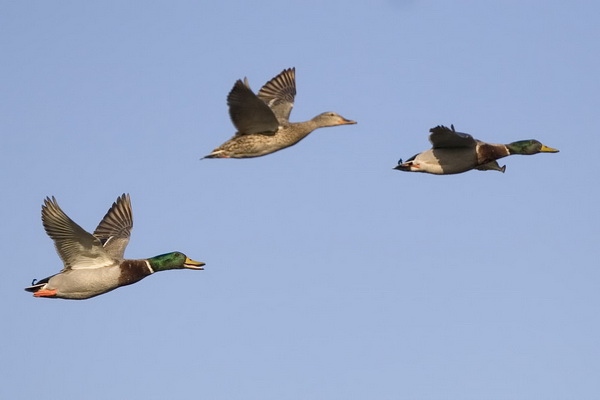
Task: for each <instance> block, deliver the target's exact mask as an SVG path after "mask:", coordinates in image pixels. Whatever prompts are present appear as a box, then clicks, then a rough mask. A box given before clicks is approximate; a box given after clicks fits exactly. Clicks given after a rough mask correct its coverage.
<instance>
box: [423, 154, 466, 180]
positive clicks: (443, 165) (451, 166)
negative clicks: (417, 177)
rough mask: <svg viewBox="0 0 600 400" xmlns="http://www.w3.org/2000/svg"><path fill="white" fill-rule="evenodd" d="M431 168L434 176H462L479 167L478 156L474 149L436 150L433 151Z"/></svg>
mask: <svg viewBox="0 0 600 400" xmlns="http://www.w3.org/2000/svg"><path fill="white" fill-rule="evenodd" d="M429 156H430V158H429V160H430V161H431V164H430V166H429V169H430V171H429V170H428V171H427V172H430V173H432V174H439V175H449V174H460V173H461V172H465V171H469V170H471V169H473V168H475V167H477V165H478V164H477V155H476V154H475V151H474V150H473V149H435V150H433V151H431V153H430V155H429Z"/></svg>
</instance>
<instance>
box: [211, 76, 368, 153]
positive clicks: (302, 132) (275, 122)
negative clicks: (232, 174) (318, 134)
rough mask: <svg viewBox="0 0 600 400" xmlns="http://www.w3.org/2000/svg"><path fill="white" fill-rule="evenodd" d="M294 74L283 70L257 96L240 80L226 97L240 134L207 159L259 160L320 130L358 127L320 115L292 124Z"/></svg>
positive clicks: (330, 114) (335, 115)
mask: <svg viewBox="0 0 600 400" xmlns="http://www.w3.org/2000/svg"><path fill="white" fill-rule="evenodd" d="M295 73H296V71H295V69H294V68H288V69H285V70H283V71H282V72H281V73H280V74H279V75H277V76H276V77H274V78H273V79H271V80H270V81H269V82H267V83H266V84H265V85H264V86H263V87H262V88H261V89H260V91H259V92H258V95H255V94H254V92H252V90H251V89H250V87H249V85H248V81H247V80H246V79H245V80H244V81H241V80H238V81H237V82H236V83H235V84H234V86H233V88H232V89H231V91H230V92H229V95H228V96H227V104H228V106H229V115H230V117H231V121H232V122H233V124H234V126H235V127H236V129H237V132H236V134H235V135H234V136H233V137H232V138H231V139H230V140H228V141H227V142H225V143H223V144H222V145H221V146H219V147H217V148H216V149H214V150H213V151H212V152H211V153H210V154H208V155H207V156H206V157H204V158H251V157H260V156H264V155H267V154H271V153H274V152H276V151H279V150H282V149H285V148H286V147H290V146H293V145H294V144H296V143H298V142H299V141H300V140H302V139H303V138H305V137H306V136H307V135H308V134H310V133H311V132H312V131H314V130H315V129H317V128H323V127H328V126H337V125H347V124H355V123H356V122H355V121H351V120H347V119H345V118H344V117H342V116H340V115H338V114H336V113H334V112H325V113H321V114H319V115H317V116H316V117H314V118H313V119H311V120H310V121H306V122H289V120H288V118H289V115H290V112H291V110H292V107H293V106H294V97H295V95H296V81H295V77H296V75H295Z"/></svg>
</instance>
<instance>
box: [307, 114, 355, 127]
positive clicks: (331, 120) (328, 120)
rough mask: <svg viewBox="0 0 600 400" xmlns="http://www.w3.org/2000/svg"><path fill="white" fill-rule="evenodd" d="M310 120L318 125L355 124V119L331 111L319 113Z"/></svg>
mask: <svg viewBox="0 0 600 400" xmlns="http://www.w3.org/2000/svg"><path fill="white" fill-rule="evenodd" d="M312 120H313V122H315V123H316V124H317V125H318V126H320V127H326V126H337V125H353V124H356V121H351V120H349V119H346V118H344V117H342V116H341V115H339V114H336V113H334V112H331V111H328V112H324V113H321V114H319V115H317V116H316V117H314V118H313V119H312Z"/></svg>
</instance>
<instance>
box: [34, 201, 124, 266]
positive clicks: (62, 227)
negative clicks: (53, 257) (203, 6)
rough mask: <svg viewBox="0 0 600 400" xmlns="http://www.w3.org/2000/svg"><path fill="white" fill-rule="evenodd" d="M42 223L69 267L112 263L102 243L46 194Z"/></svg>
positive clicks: (112, 260)
mask: <svg viewBox="0 0 600 400" xmlns="http://www.w3.org/2000/svg"><path fill="white" fill-rule="evenodd" d="M42 224H43V225H44V229H45V230H46V233H47V234H48V236H50V237H51V238H52V240H54V245H55V246H56V251H57V252H58V255H59V256H60V258H61V259H62V260H63V263H64V264H65V267H64V268H63V271H66V270H69V269H85V268H102V267H106V266H109V265H113V264H114V262H115V260H114V259H112V258H111V257H110V256H109V255H108V254H107V253H106V251H105V250H104V247H102V243H100V240H99V239H98V238H96V237H94V236H93V235H92V234H90V233H88V232H86V231H85V230H84V229H83V228H82V227H80V226H79V225H77V224H76V223H75V222H73V220H72V219H71V218H69V217H68V216H67V215H66V214H65V213H64V212H63V210H61V209H60V207H59V206H58V203H57V202H56V199H55V198H54V197H52V199H50V198H48V197H46V199H45V200H44V205H43V206H42Z"/></svg>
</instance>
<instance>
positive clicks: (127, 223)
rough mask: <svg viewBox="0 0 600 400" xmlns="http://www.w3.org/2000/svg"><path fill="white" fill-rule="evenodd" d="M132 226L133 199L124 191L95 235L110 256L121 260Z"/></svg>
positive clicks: (99, 225) (103, 219) (101, 222)
mask: <svg viewBox="0 0 600 400" xmlns="http://www.w3.org/2000/svg"><path fill="white" fill-rule="evenodd" d="M132 228H133V213H132V211H131V199H130V198H129V194H125V193H123V194H122V195H121V196H120V197H119V198H117V201H115V202H114V203H113V205H112V207H111V208H110V209H109V210H108V212H107V213H106V215H105V216H104V218H102V221H100V223H99V224H98V227H97V228H96V230H95V231H94V236H96V237H97V238H98V239H100V242H101V243H102V245H103V246H104V250H105V251H106V252H107V253H108V255H109V256H110V257H112V258H115V259H119V260H120V259H123V255H124V254H125V248H126V247H127V244H128V243H129V237H130V236H131V229H132Z"/></svg>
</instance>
